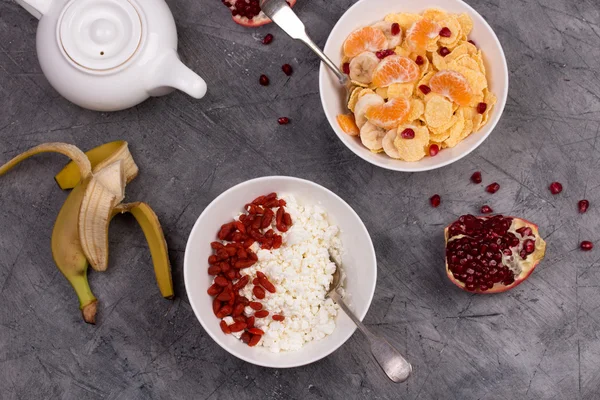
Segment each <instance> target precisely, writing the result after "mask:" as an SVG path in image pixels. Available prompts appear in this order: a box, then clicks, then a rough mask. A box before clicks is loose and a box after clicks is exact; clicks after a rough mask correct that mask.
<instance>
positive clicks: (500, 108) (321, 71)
mask: <svg viewBox="0 0 600 400" xmlns="http://www.w3.org/2000/svg"><path fill="white" fill-rule="evenodd" d="M369 1H370V0H359V1H357V2H356V3H354V4H353V5H352V6H351V7H350V8H348V9H347V10H346V11H345V12H344V14H342V16H341V17H340V19H339V20H338V22H336V24H335V25H334V26H333V28H332V29H331V32H329V36H328V37H327V41H326V42H325V48H327V45H328V44H329V41H330V40H331V33H332V32H333V31H334V30H335V29H336V28H337V26H338V25H341V24H343V23H344V20H345V19H346V18H348V17H347V15H349V13H350V12H351V11H352V9H353V8H355V7H358V6H359V5H360V4H362V3H367V2H369ZM456 1H457V2H459V3H462V4H464V5H465V7H466V8H467V9H468V10H469V11H470V12H471V13H473V14H475V15H477V16H478V17H479V18H481V20H482V21H483V23H484V25H485V26H486V27H487V28H488V29H489V30H490V32H492V36H493V39H494V41H495V42H496V44H497V45H498V47H499V48H500V55H501V56H502V61H503V62H504V68H505V71H506V74H505V78H506V87H505V88H504V93H503V99H504V101H502V103H501V104H500V103H497V104H496V107H495V108H496V109H497V110H498V112H497V114H496V117H495V118H494V119H493V120H491V121H489V122H488V127H489V132H488V133H487V134H486V135H484V136H482V137H481V138H480V139H479V140H478V141H477V142H475V143H474V145H473V146H472V148H471V149H468V150H467V151H465V152H464V153H462V154H459V155H457V156H455V157H454V158H451V159H449V160H448V161H444V162H442V163H441V164H439V165H434V166H431V167H420V168H415V169H406V168H403V167H396V166H394V165H386V164H384V163H382V162H379V161H378V160H369V159H367V158H366V157H365V156H363V154H362V153H361V152H359V151H357V150H356V149H354V148H352V147H350V146H348V145H347V144H346V143H345V142H344V140H343V139H342V135H346V134H345V133H344V132H340V129H339V128H338V127H337V122H336V121H334V120H332V119H331V118H329V115H328V113H327V111H326V110H325V103H326V102H325V99H324V97H323V93H324V89H323V85H324V83H323V79H322V75H323V74H325V73H330V71H329V69H328V68H327V67H326V66H325V64H324V63H323V62H321V63H320V64H321V65H320V68H319V97H320V98H321V106H322V107H323V112H324V113H325V117H326V118H327V121H328V122H329V125H330V126H331V129H332V130H333V131H334V132H335V134H336V136H337V137H338V139H339V140H340V141H341V142H342V143H343V144H344V146H346V147H347V148H348V149H349V150H350V151H352V152H353V153H354V154H356V155H357V156H359V157H360V158H362V159H363V160H365V161H366V162H368V163H369V164H373V165H376V166H378V167H380V168H384V169H387V170H390V171H398V172H425V171H431V170H434V169H438V168H442V167H445V166H447V165H449V164H452V163H454V162H456V161H458V160H460V159H462V158H464V157H466V156H468V155H469V154H471V152H473V151H474V150H475V149H477V148H478V147H479V146H481V143H483V142H484V141H485V140H486V139H487V138H488V137H489V136H490V135H491V134H492V132H493V131H494V129H496V125H497V124H498V122H499V121H500V118H502V114H503V113H504V108H505V106H506V100H507V99H508V88H509V86H510V75H509V73H508V64H507V63H506V55H505V54H504V48H503V47H502V43H500V40H499V39H498V36H497V35H496V31H494V30H493V29H492V27H491V26H490V24H488V22H487V20H486V19H485V18H483V16H482V15H481V14H479V13H478V12H477V11H476V10H475V9H474V8H473V7H471V6H470V5H469V4H467V3H465V2H464V1H463V0H456ZM416 163H418V161H417V162H415V164H416Z"/></svg>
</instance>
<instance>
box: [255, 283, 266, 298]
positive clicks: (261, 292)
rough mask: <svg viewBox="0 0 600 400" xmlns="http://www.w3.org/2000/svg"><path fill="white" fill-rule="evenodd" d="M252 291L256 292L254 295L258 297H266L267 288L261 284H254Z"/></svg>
mask: <svg viewBox="0 0 600 400" xmlns="http://www.w3.org/2000/svg"><path fill="white" fill-rule="evenodd" d="M252 293H254V296H255V297H256V298H257V299H261V300H262V299H264V298H265V289H263V288H261V287H260V286H254V287H253V288H252Z"/></svg>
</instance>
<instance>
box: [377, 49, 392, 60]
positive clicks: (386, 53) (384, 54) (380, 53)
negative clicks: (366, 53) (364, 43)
mask: <svg viewBox="0 0 600 400" xmlns="http://www.w3.org/2000/svg"><path fill="white" fill-rule="evenodd" d="M394 54H396V52H395V51H394V50H381V51H378V52H376V53H375V55H376V56H377V58H379V59H380V60H383V59H384V58H386V57H387V56H393V55H394Z"/></svg>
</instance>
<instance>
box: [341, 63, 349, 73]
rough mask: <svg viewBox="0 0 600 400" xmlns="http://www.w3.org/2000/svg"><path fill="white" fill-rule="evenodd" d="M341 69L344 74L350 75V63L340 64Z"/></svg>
mask: <svg viewBox="0 0 600 400" xmlns="http://www.w3.org/2000/svg"><path fill="white" fill-rule="evenodd" d="M342 71H344V73H345V74H346V75H350V63H344V65H342Z"/></svg>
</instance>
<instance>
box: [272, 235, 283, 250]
mask: <svg viewBox="0 0 600 400" xmlns="http://www.w3.org/2000/svg"><path fill="white" fill-rule="evenodd" d="M282 244H283V238H282V237H281V236H280V235H275V236H274V237H273V248H274V249H278V248H280V247H281V245H282Z"/></svg>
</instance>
